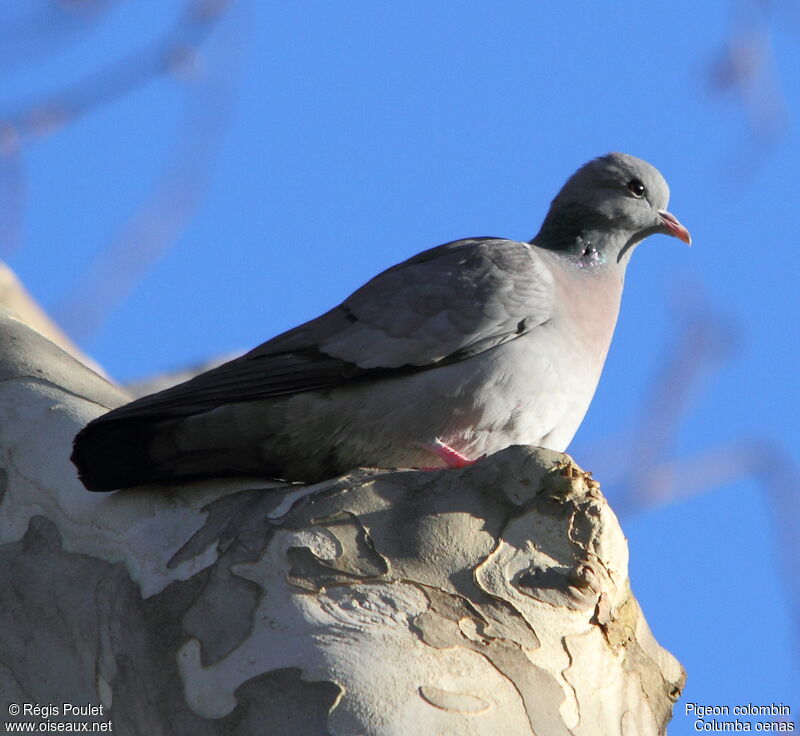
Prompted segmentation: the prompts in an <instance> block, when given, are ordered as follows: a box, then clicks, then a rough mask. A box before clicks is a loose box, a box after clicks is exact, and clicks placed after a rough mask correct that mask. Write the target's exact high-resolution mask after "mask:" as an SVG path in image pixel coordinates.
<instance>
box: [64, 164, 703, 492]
mask: <svg viewBox="0 0 800 736" xmlns="http://www.w3.org/2000/svg"><path fill="white" fill-rule="evenodd" d="M668 199H669V188H668V187H667V183H666V182H665V181H664V178H663V177H662V176H661V174H660V173H659V172H658V171H657V170H656V169H655V168H653V167H652V166H651V165H650V164H648V163H646V162H645V161H642V160H641V159H637V158H634V157H633V156H629V155H626V154H621V153H612V154H609V155H606V156H601V157H600V158H597V159H594V160H593V161H590V162H589V163H587V164H586V165H585V166H583V167H582V168H580V169H579V170H578V171H577V172H576V173H575V174H573V176H572V177H570V179H569V180H568V181H567V183H566V184H565V185H564V187H563V188H562V189H561V191H560V192H559V193H558V195H557V196H556V198H555V199H554V200H553V202H552V204H551V206H550V209H549V211H548V213H547V216H546V217H545V220H544V223H543V224H542V227H541V229H540V230H539V233H538V234H537V235H536V237H535V238H533V240H532V241H531V242H530V243H522V242H517V241H514V240H506V239H503V238H487V237H482V238H467V239H465V240H456V241H454V242H451V243H446V244H444V245H440V246H438V247H436V248H432V249H430V250H426V251H424V252H422V253H420V254H418V255H416V256H414V257H413V258H410V259H409V260H407V261H404V262H403V263H400V264H398V265H396V266H394V267H392V268H389V269H388V270H386V271H384V272H383V273H381V274H379V275H378V276H376V277H375V278H373V279H372V280H371V281H369V282H368V283H367V284H365V285H364V286H362V287H361V288H360V289H358V290H357V291H356V292H355V293H353V294H352V295H351V296H349V297H348V298H347V299H345V300H344V302H342V303H341V304H340V305H339V306H337V307H335V308H333V309H332V310H331V311H329V312H327V313H325V314H323V315H322V316H320V317H318V318H317V319H313V320H311V321H310V322H306V323H305V324H303V325H300V326H299V327H296V328H294V329H292V330H289V331H288V332H285V333H283V334H282V335H279V336H278V337H275V338H273V339H272V340H269V341H267V342H265V343H263V344H262V345H259V346H258V347H257V348H255V349H254V350H252V351H250V352H249V353H247V354H246V355H243V356H242V357H240V358H237V359H235V360H232V361H230V362H228V363H225V364H224V365H221V366H219V367H217V368H214V369H212V370H210V371H207V372H205V373H202V374H200V375H198V376H196V377H194V378H192V379H191V380H189V381H186V382H185V383H182V384H179V385H177V386H174V387H172V388H168V389H166V390H164V391H160V392H158V393H156V394H153V395H151V396H145V397H143V398H140V399H138V400H136V401H133V402H132V403H130V404H127V405H125V406H122V407H120V408H118V409H115V410H113V411H111V412H109V413H108V414H105V415H104V416H101V417H98V418H97V419H95V420H94V421H92V422H91V423H90V424H88V425H87V426H86V427H85V428H84V429H83V430H82V431H81V432H80V433H79V434H78V436H77V438H76V440H75V447H74V452H73V455H72V460H73V462H74V463H75V464H76V466H77V467H78V470H79V473H80V477H81V479H82V481H83V483H84V485H85V486H86V487H87V488H88V489H89V490H92V491H110V490H114V489H118V488H126V487H129V486H135V485H140V484H146V483H153V482H156V483H172V482H178V481H181V480H184V479H191V478H202V477H212V476H224V475H257V476H269V477H274V478H280V479H285V480H291V481H302V482H306V483H309V482H316V481H320V480H324V479H326V478H329V477H332V476H334V475H337V474H340V473H343V472H345V471H347V470H350V469H352V468H355V467H359V466H379V467H428V468H432V467H454V466H460V465H465V464H468V463H470V462H472V461H473V460H474V459H476V458H478V457H479V456H482V455H485V454H488V453H493V452H496V451H497V450H500V449H502V448H504V447H507V446H509V445H512V444H530V445H539V446H541V447H547V448H550V449H553V450H558V451H563V450H565V449H566V447H567V445H568V444H569V443H570V441H571V440H572V437H573V436H574V434H575V432H576V431H577V429H578V426H579V425H580V423H581V421H582V420H583V417H584V415H585V413H586V410H587V409H588V407H589V403H590V401H591V399H592V396H593V395H594V392H595V389H596V387H597V383H598V380H599V378H600V373H601V370H602V368H603V363H604V362H605V357H606V353H607V351H608V347H609V344H610V342H611V337H612V334H613V332H614V327H615V325H616V321H617V314H618V311H619V304H620V297H621V294H622V286H623V281H624V276H625V269H626V266H627V264H628V260H629V259H630V255H631V253H632V251H633V248H634V246H635V245H636V244H637V243H639V242H640V241H641V240H643V239H644V238H646V237H647V236H649V235H652V234H654V233H664V234H666V235H671V236H674V237H677V238H680V239H681V240H683V241H685V242H686V243H690V242H691V239H690V237H689V233H688V231H687V230H686V228H684V227H683V225H681V224H680V222H679V221H678V220H677V219H676V218H675V217H674V216H673V215H671V214H670V213H669V212H667V210H666V207H667V202H668Z"/></svg>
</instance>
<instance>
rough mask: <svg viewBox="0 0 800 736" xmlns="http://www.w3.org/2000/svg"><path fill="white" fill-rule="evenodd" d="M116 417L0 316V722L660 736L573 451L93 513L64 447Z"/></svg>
mask: <svg viewBox="0 0 800 736" xmlns="http://www.w3.org/2000/svg"><path fill="white" fill-rule="evenodd" d="M123 401H125V395H124V394H123V393H122V392H120V391H119V390H117V389H116V388H115V387H113V386H111V385H110V384H109V383H107V382H106V381H105V380H104V379H102V378H101V377H99V376H97V375H95V374H94V373H92V372H91V371H89V370H88V369H87V368H85V367H84V366H83V365H81V364H80V363H79V362H77V361H76V360H74V359H73V358H71V357H70V356H69V355H67V354H66V353H64V352H63V351H62V350H60V349H59V348H57V347H56V346H55V345H53V344H52V343H51V342H49V341H48V340H47V339H45V338H44V337H43V336H42V335H40V334H38V333H36V332H34V331H33V330H31V329H30V328H28V327H27V326H25V325H24V324H22V323H21V322H19V321H17V320H16V319H15V318H13V317H12V316H10V315H9V314H7V313H3V314H2V316H0V467H2V472H1V473H0V480H1V481H2V485H1V486H0V575H1V576H2V586H1V587H0V694H2V705H1V706H0V707H2V709H3V713H6V712H7V710H8V705H9V704H10V703H19V704H24V703H33V704H56V705H57V706H60V707H63V706H62V704H63V703H65V702H67V703H72V704H76V703H80V704H84V705H86V704H91V705H93V706H100V705H102V706H103V715H102V716H97V717H95V718H92V717H84V718H83V720H85V721H86V720H88V721H92V720H97V721H104V720H110V721H111V722H112V723H113V732H114V733H116V734H123V735H125V734H165V735H166V734H176V735H183V734H201V735H202V734H209V735H212V734H214V735H216V734H280V735H284V736H292V735H295V734H296V735H297V736H309V735H312V736H315V735H316V734H337V735H344V734H353V735H356V734H375V735H376V736H378V735H379V736H388V735H391V734H413V735H414V736H420V735H421V734H458V735H459V736H467V735H470V734H487V735H489V734H491V735H492V736H496V735H497V734H503V736H515V735H516V734H520V735H522V734H538V735H539V736H562V735H563V736H566V735H567V734H587V735H591V736H597V735H598V734H601V735H604V734H609V735H611V734H625V735H626V736H632V735H633V734H637V735H641V736H644V735H646V734H658V733H664V731H665V728H666V723H667V721H668V720H669V718H670V715H671V710H672V705H673V703H674V702H675V699H676V698H677V697H678V694H679V693H680V690H681V686H682V684H683V679H684V675H683V671H682V669H681V667H680V665H679V664H678V663H677V661H676V660H675V659H674V658H673V657H672V656H671V655H670V654H669V653H668V652H666V651H665V650H663V649H662V648H661V647H660V646H659V645H658V644H657V643H656V641H655V640H654V638H653V636H652V635H651V633H650V631H649V629H648V627H647V624H646V623H645V620H644V617H643V616H642V613H641V611H640V609H639V606H638V604H637V603H636V600H635V598H634V597H633V595H632V593H631V591H630V587H629V584H628V577H627V546H626V543H625V538H624V537H623V535H622V532H621V531H620V528H619V525H618V524H617V521H616V518H615V517H614V515H613V513H612V512H611V510H610V509H609V507H608V505H607V504H606V502H605V499H604V498H603V496H602V495H601V493H600V490H599V487H598V485H597V483H596V482H595V481H593V480H592V479H591V478H590V477H589V476H588V475H587V474H586V473H584V472H583V471H581V470H580V469H579V468H578V467H577V466H576V465H574V464H573V462H572V461H571V460H570V458H569V457H567V456H566V455H562V454H559V453H555V452H550V451H543V450H539V449H536V448H530V447H511V448H509V449H507V450H505V451H503V452H499V453H497V454H496V455H494V456H492V457H490V458H487V459H485V460H483V461H481V462H479V463H477V464H476V465H474V466H472V467H470V468H465V469H462V470H446V471H437V472H425V471H388V470H387V471H384V470H370V469H366V470H364V469H361V470H354V471H353V472H352V473H350V474H348V475H346V476H344V477H342V478H338V479H335V480H331V481H329V482H326V483H322V484H319V485H317V486H314V487H310V488H305V487H300V486H287V485H280V484H275V483H270V482H269V481H264V482H259V481H255V480H252V479H250V480H242V479H238V480H237V479H228V480H221V481H218V482H203V483H195V484H191V485H185V486H181V487H176V488H167V489H164V488H157V489H154V488H149V489H141V490H139V489H135V490H132V491H127V492H121V493H116V494H109V495H102V494H93V493H88V492H86V491H84V489H83V488H82V486H81V485H80V483H79V481H78V479H77V477H76V475H75V471H74V469H73V468H72V466H71V464H70V462H69V459H68V458H69V454H70V445H71V441H72V437H73V435H74V434H75V432H76V431H77V430H78V429H79V428H80V427H81V426H82V425H83V424H84V423H85V422H86V421H88V420H89V419H90V418H92V417H94V416H96V415H98V414H99V413H101V412H102V411H104V409H105V408H107V407H113V406H116V405H118V404H120V403H122V402H123ZM5 718H6V716H5V715H4V716H2V719H3V720H4V719H5ZM10 720H14V719H13V718H10ZM18 720H33V721H39V722H41V720H42V719H41V718H40V717H37V716H30V715H29V716H23V715H20V716H19V717H18ZM50 720H59V719H58V718H51V719H50ZM62 720H63V717H62Z"/></svg>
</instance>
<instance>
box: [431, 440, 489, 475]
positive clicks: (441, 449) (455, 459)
mask: <svg viewBox="0 0 800 736" xmlns="http://www.w3.org/2000/svg"><path fill="white" fill-rule="evenodd" d="M425 447H427V448H428V449H429V450H431V451H432V452H435V453H436V454H437V455H438V456H439V458H440V459H441V460H442V461H443V462H444V464H445V465H447V467H448V468H466V467H467V466H468V465H473V464H475V463H476V462H478V460H480V458H477V459H476V460H470V459H469V458H468V457H465V456H464V455H462V454H461V453H460V452H458V450H454V449H453V448H452V447H450V445H447V444H445V443H444V442H442V441H441V440H440V439H435V440H434V441H433V442H430V443H428V444H426V445H425Z"/></svg>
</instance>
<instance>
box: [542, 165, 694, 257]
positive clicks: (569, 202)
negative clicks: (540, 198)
mask: <svg viewBox="0 0 800 736" xmlns="http://www.w3.org/2000/svg"><path fill="white" fill-rule="evenodd" d="M668 202H669V187H668V186H667V182H666V181H664V177H663V176H661V173H660V172H659V171H658V169H656V168H655V167H653V166H651V165H650V164H648V163H647V162H646V161H642V159H639V158H636V157H634V156H629V155H627V154H625V153H609V154H608V155H606V156H600V157H599V158H596V159H594V160H592V161H590V162H589V163H587V164H585V165H584V166H582V167H581V168H580V169H578V170H577V171H576V172H575V173H574V174H573V175H572V176H571V177H570V178H569V179H568V180H567V183H566V184H564V186H563V187H562V188H561V191H560V192H559V193H558V194H557V195H556V198H555V199H554V200H553V202H552V204H551V205H550V210H549V211H548V213H547V217H546V218H545V221H544V223H543V225H542V228H541V230H540V231H539V234H538V235H537V236H536V237H535V238H534V239H533V241H532V242H533V243H535V244H536V245H538V246H541V247H544V248H550V249H551V250H557V251H563V252H568V253H574V254H576V255H581V254H585V255H586V256H589V255H591V254H592V253H594V254H595V255H598V256H599V260H601V261H604V262H605V261H611V260H613V261H616V262H617V263H619V262H622V261H623V259H625V260H627V256H629V255H630V252H631V249H632V248H633V246H635V245H636V244H637V243H639V242H640V241H641V240H643V239H644V238H646V237H647V236H649V235H654V234H655V233H663V234H665V235H671V236H673V237H676V238H679V239H680V240H683V241H684V242H685V243H689V244H691V237H690V235H689V231H688V230H687V229H686V228H685V227H684V226H683V225H681V223H680V222H679V221H678V219H677V218H676V217H675V216H674V215H672V214H670V213H669V212H668V211H667V204H668Z"/></svg>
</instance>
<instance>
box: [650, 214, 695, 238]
mask: <svg viewBox="0 0 800 736" xmlns="http://www.w3.org/2000/svg"><path fill="white" fill-rule="evenodd" d="M658 214H659V217H661V224H662V225H663V226H664V230H663V232H664V233H665V234H667V235H671V236H672V237H673V238H678V239H679V240H682V241H683V242H684V243H686V244H687V245H691V244H692V236H691V235H689V231H688V230H687V229H686V228H685V227H684V226H683V225H681V224H680V222H678V218H677V217H675V215H672V214H670V213H669V212H667V211H666V210H659V211H658Z"/></svg>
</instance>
